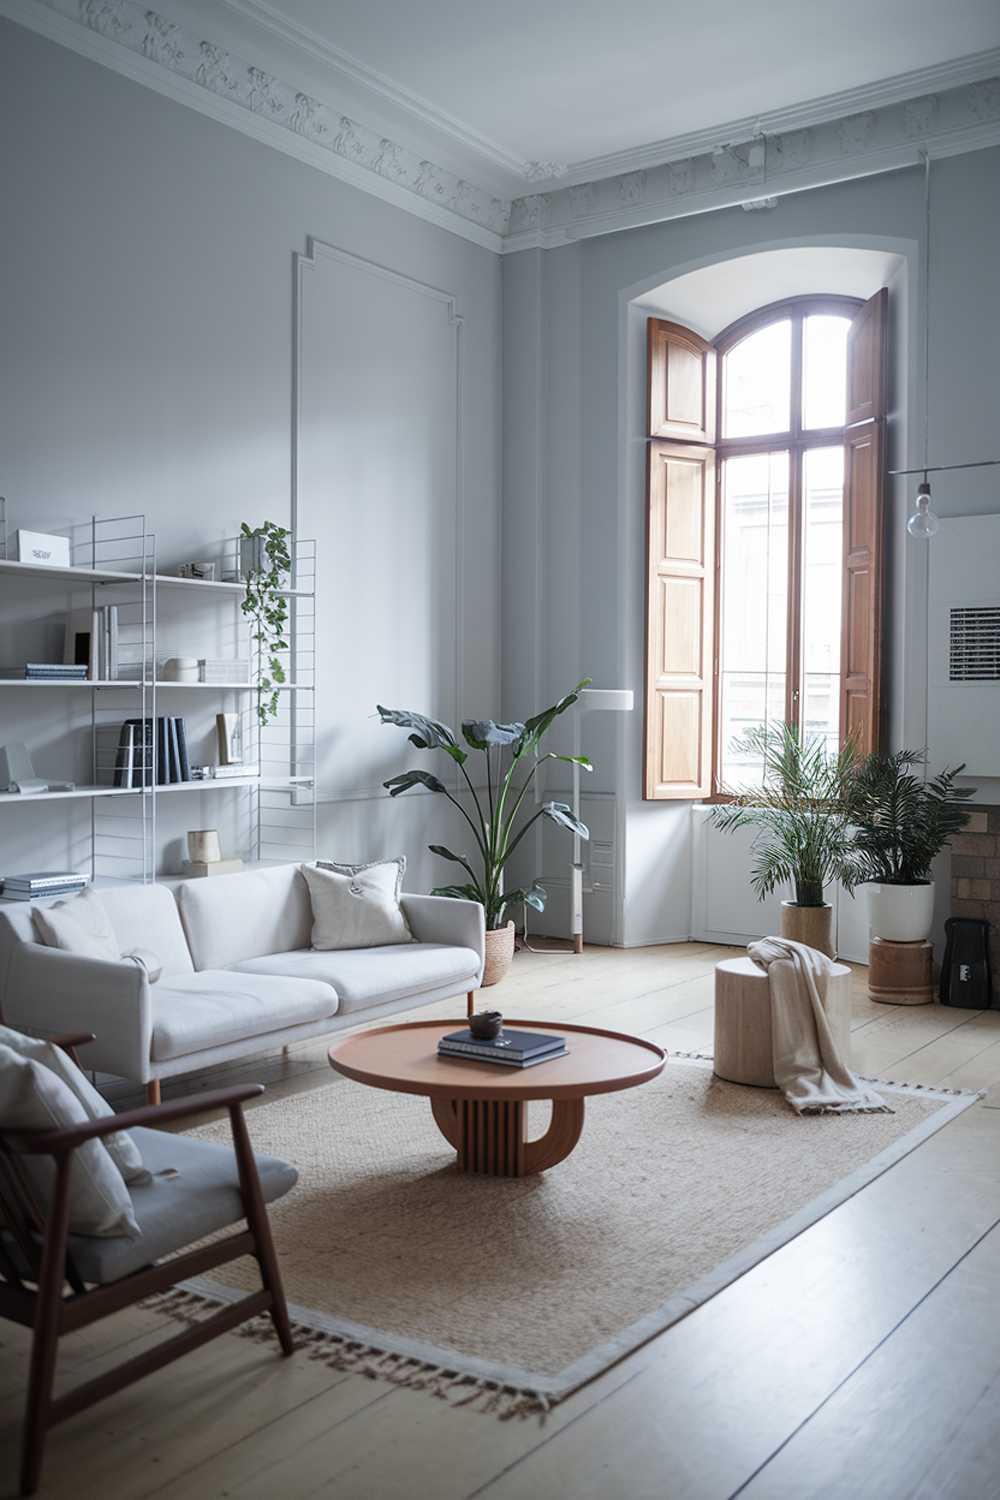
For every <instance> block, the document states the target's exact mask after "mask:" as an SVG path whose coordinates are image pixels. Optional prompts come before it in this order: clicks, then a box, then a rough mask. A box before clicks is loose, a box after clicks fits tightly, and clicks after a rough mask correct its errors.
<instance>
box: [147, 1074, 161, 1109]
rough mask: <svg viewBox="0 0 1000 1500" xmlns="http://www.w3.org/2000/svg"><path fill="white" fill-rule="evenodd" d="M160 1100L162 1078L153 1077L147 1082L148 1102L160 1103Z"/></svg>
mask: <svg viewBox="0 0 1000 1500" xmlns="http://www.w3.org/2000/svg"><path fill="white" fill-rule="evenodd" d="M159 1102H160V1080H159V1079H158V1078H151V1079H150V1080H149V1082H148V1083H147V1084H146V1103H147V1104H159Z"/></svg>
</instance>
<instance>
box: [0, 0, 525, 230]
mask: <svg viewBox="0 0 1000 1500" xmlns="http://www.w3.org/2000/svg"><path fill="white" fill-rule="evenodd" d="M0 15H2V16H6V17H7V18H8V19H9V20H13V21H17V22H19V23H20V24H21V25H24V26H27V27H29V28H30V29H31V30H33V31H37V32H39V33H40V34H41V35H43V36H47V37H49V38H50V39H51V40H53V41H56V42H60V43H61V44H62V45H63V46H66V47H69V48H71V49H72V50H73V51H75V52H78V53H80V54H81V55H82V56H84V57H88V58H90V59H91V60H92V61H94V62H98V63H101V64H103V65H104V66H106V67H110V68H112V69H114V70H115V71H116V72H118V73H122V74H124V75H125V76H126V77H128V78H131V79H132V80H133V81H135V82H137V83H142V84H145V85H146V86H147V87H149V88H153V89H155V90H156V91H157V92H158V93H161V94H165V95H167V96H168V97H169V98H172V99H175V100H176V101H177V102H179V103H182V104H187V105H188V106H190V107H191V108H194V109H197V110H199V111H200V112H201V113H202V114H206V115H208V116H210V117H211V118H212V119H215V120H218V121H220V122H221V123H223V124H226V125H231V126H233V127H235V128H236V129H237V130H241V131H243V132H244V133H245V134H247V135H250V136H252V137H253V138H254V139H256V140H259V141H262V142H264V144H266V145H269V146H273V147H275V148H276V149H277V150H279V151H284V152H285V153H286V154H287V155H290V156H294V157H296V158H298V159H299V160H300V161H304V162H306V163H307V164H308V165H309V166H313V167H318V168H319V169H320V170H321V171H324V172H327V173H329V174H330V175H331V176H333V177H337V178H339V179H340V180H341V181H344V182H349V183H351V184H352V185H353V186H355V187H360V188H363V189H364V190H365V191H366V192H370V193H373V194H374V195H375V196H376V197H379V198H383V199H385V200H386V201H387V202H389V203H392V204H394V205H395V206H396V207H398V208H405V209H407V210H409V211H410V212H411V213H415V214H417V215H418V216H419V217H420V218H424V219H427V220H429V221H430V222H431V223H434V224H437V225H439V226H440V227H442V228H445V229H450V230H452V231H453V232H455V233H457V234H460V235H462V236H463V237H464V238H466V239H471V240H473V241H474V242H475V243H476V244H479V245H482V246H484V247H485V248H486V249H489V250H499V249H500V245H501V236H502V234H503V233H504V231H505V229H506V225H507V218H508V214H509V211H510V204H509V202H507V201H506V200H505V199H503V198H500V197H498V196H496V195H495V194H493V193H490V192H488V191H486V190H484V189H483V188H481V187H479V186H477V184H475V183H474V182H471V181H469V180H468V179H467V178H463V177H460V176H458V175H457V174H456V173H454V172H452V171H449V170H448V169H447V168H446V167H443V166H439V165H437V164H436V163H435V162H433V161H431V160H429V159H428V158H427V157H425V156H422V155H421V154H420V153H419V152H416V151H413V150H410V149H408V148H407V147H406V146H404V145H402V144H401V143H400V142H398V141H396V140H393V139H390V138H389V137H387V136H385V135H383V134H381V133H380V132H379V131H377V130H372V129H370V128H369V127H368V126H366V125H364V124H362V123H361V122H359V121H358V120H356V119H354V118H352V117H349V116H348V115H346V114H343V113H341V112H340V111H338V110H337V109H336V108H335V107H334V106H332V105H329V104H327V103H325V102H324V101H322V100H320V99H318V98H315V97H313V96H312V95H311V94H308V93H305V92H303V91H302V90H301V89H297V88H296V87H295V86H294V85H293V84H290V83H286V82H283V81H282V80H281V79H280V78H278V77H276V76H275V75H274V74H272V73H271V72H269V71H268V70H267V69H266V68H264V67H261V66H260V65H259V64H258V63H251V62H249V61H247V60H246V59H245V58H242V57H240V56H238V55H237V54H236V53H234V52H231V51H229V50H227V49H226V48H225V47H224V46H222V45H221V44H219V43H218V42H216V41H213V40H208V39H205V38H204V37H202V36H200V35H199V34H198V32H197V30H195V29H193V28H192V27H191V25H190V23H189V22H187V21H186V20H185V21H183V22H181V21H179V20H174V19H173V18H172V16H171V13H170V10H169V0H161V9H160V10H159V11H157V10H151V9H149V8H148V7H147V6H144V5H142V4H141V3H135V0H0Z"/></svg>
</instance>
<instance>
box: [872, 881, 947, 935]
mask: <svg viewBox="0 0 1000 1500" xmlns="http://www.w3.org/2000/svg"><path fill="white" fill-rule="evenodd" d="M868 920H869V923H870V925H871V935H872V937H873V938H883V939H884V940H885V941H886V942H888V943H922V942H924V941H925V940H926V939H927V938H929V937H930V935H931V928H932V927H933V925H934V883H933V881H930V880H927V881H925V882H924V883H923V885H879V884H876V883H873V884H872V885H870V886H869V887H868Z"/></svg>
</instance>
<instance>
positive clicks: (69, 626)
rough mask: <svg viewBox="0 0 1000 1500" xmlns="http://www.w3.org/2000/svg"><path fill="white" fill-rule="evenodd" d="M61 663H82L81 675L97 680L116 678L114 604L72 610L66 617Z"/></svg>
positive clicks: (116, 621) (116, 623)
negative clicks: (82, 670)
mask: <svg viewBox="0 0 1000 1500" xmlns="http://www.w3.org/2000/svg"><path fill="white" fill-rule="evenodd" d="M63 662H64V664H66V665H73V666H82V667H83V668H84V674H83V675H85V676H87V677H90V678H92V679H95V680H97V681H100V682H108V681H112V682H113V681H115V680H116V679H117V677H118V606H117V604H102V605H100V606H99V607H98V608H96V609H91V610H72V611H71V612H70V613H69V614H68V615H67V616H66V628H65V638H64V647H63Z"/></svg>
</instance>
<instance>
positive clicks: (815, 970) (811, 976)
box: [747, 937, 892, 1115]
mask: <svg viewBox="0 0 1000 1500" xmlns="http://www.w3.org/2000/svg"><path fill="white" fill-rule="evenodd" d="M747 953H748V954H749V956H750V958H751V960H752V961H753V962H754V963H755V964H756V965H757V967H758V968H760V969H763V970H764V971H765V972H766V974H767V978H768V984H769V986H770V990H771V1046H772V1051H773V1054H774V1078H775V1082H776V1083H777V1085H778V1087H779V1088H780V1089H781V1091H782V1093H783V1094H784V1096H785V1098H786V1099H787V1100H788V1102H789V1104H790V1105H791V1106H792V1108H793V1109H794V1110H795V1112H796V1114H800V1115H803V1114H830V1113H834V1114H842V1113H845V1112H846V1111H849V1110H864V1111H876V1110H877V1111H879V1112H882V1113H886V1114H892V1110H890V1108H889V1106H888V1105H887V1104H886V1102H885V1100H884V1099H883V1098H882V1097H881V1096H880V1095H879V1094H876V1093H875V1091H874V1090H873V1089H870V1088H868V1086H867V1085H866V1084H864V1083H862V1081H861V1080H860V1079H859V1078H857V1077H855V1075H854V1074H853V1073H852V1072H851V1070H850V1068H849V1067H848V1066H847V1063H846V1061H845V1060H844V1058H842V1057H841V1055H840V1049H839V1048H838V1046H837V1043H836V1041H835V1039H834V1036H833V1033H832V1032H831V1030H830V1023H829V1021H828V1020H827V1017H826V1011H825V1009H824V1006H823V1001H824V999H825V998H826V985H827V980H828V979H829V977H830V972H831V967H832V965H831V963H830V960H829V959H828V958H827V957H826V954H825V953H818V952H817V951H816V949H815V948H807V947H806V945H805V943H792V942H789V941H788V940H787V939H786V938H780V937H766V938H761V940H760V941H759V942H757V943H750V944H748V946H747Z"/></svg>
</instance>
